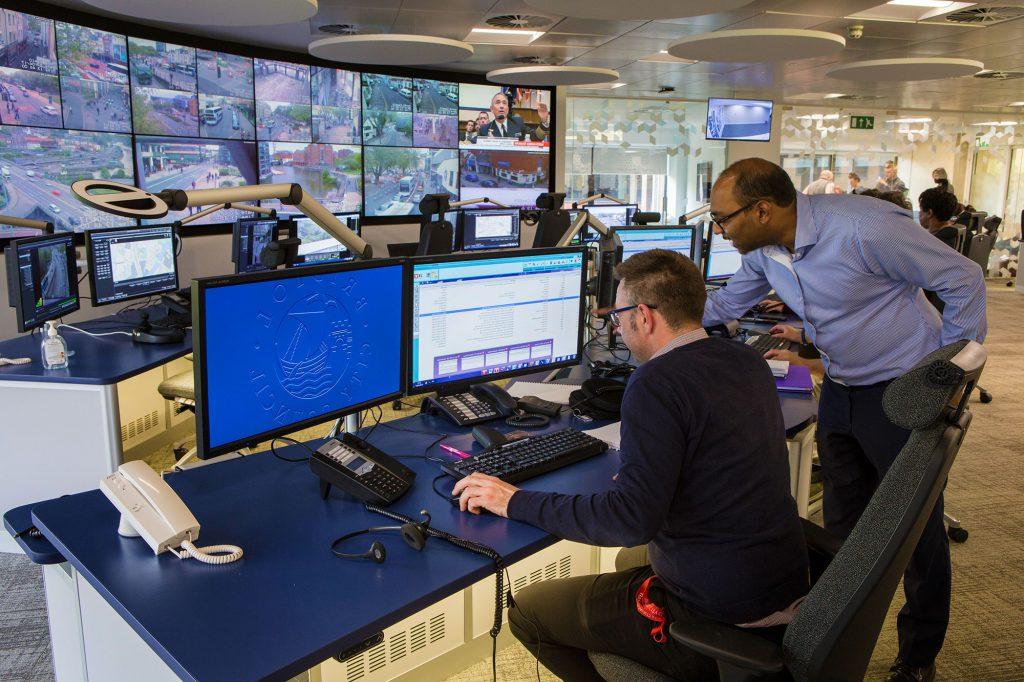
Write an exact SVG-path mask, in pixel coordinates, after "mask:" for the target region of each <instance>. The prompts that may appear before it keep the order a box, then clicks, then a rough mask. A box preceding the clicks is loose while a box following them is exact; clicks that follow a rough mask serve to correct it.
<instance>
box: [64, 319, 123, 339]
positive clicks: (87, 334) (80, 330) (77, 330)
mask: <svg viewBox="0 0 1024 682" xmlns="http://www.w3.org/2000/svg"><path fill="white" fill-rule="evenodd" d="M57 326H58V328H59V327H67V328H68V329H74V330H75V331H76V332H80V333H82V334H85V335H86V336H131V332H98V333H97V332H87V331H85V330H84V329H82V328H80V327H76V326H74V325H73V324H65V323H63V322H61V323H60V324H59V325H57Z"/></svg>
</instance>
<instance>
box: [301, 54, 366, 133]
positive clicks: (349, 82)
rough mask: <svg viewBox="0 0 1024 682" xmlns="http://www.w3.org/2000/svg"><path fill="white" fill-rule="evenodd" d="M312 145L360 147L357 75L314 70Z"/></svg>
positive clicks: (317, 67)
mask: <svg viewBox="0 0 1024 682" xmlns="http://www.w3.org/2000/svg"><path fill="white" fill-rule="evenodd" d="M313 141H314V142H327V143H331V144H359V143H360V142H362V135H361V134H360V132H359V74H358V73H356V72H355V71H343V70H342V69H328V68H324V67H320V66H314V67H313Z"/></svg>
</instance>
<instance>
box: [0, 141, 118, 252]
mask: <svg viewBox="0 0 1024 682" xmlns="http://www.w3.org/2000/svg"><path fill="white" fill-rule="evenodd" d="M89 178H94V179H103V180H116V181H118V182H124V183H128V184H134V183H135V177H134V175H133V173H132V148H131V136H129V135H118V134H115V133H94V132H81V131H77V130H55V129H52V128H27V127H21V126H0V213H2V214H6V215H12V216H17V217H19V218H32V219H33V220H47V221H50V222H52V223H53V225H54V228H55V229H56V230H58V231H65V232H67V231H75V232H81V231H84V230H88V229H92V228H96V227H120V226H123V225H131V224H134V222H135V221H134V220H133V219H131V218H123V217H121V216H115V215H112V214H110V213H103V212H101V211H97V210H95V209H92V208H88V207H87V206H86V205H85V204H83V203H82V202H80V201H78V199H76V198H75V195H74V194H72V192H71V184H72V183H73V182H76V181H78V180H85V179H89Z"/></svg>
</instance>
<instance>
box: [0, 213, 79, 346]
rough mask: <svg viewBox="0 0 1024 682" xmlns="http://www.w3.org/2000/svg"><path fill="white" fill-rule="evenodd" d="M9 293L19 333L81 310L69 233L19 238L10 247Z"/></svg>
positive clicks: (71, 237) (72, 240)
mask: <svg viewBox="0 0 1024 682" xmlns="http://www.w3.org/2000/svg"><path fill="white" fill-rule="evenodd" d="M4 257H5V258H6V261H7V262H6V266H7V294H8V300H9V301H10V304H11V306H12V307H13V308H14V311H15V313H16V314H17V318H18V331H19V332H27V331H29V330H30V329H35V328H36V327H42V326H43V324H44V323H46V321H47V320H56V319H57V318H59V317H61V316H62V315H67V314H68V313H73V312H74V311H76V310H78V307H79V300H78V271H77V268H76V267H75V241H74V237H73V236H72V235H71V234H70V233H68V234H51V235H45V236H42V237H32V238H29V239H16V240H14V241H12V242H11V243H10V244H8V245H7V252H6V254H5V256H4Z"/></svg>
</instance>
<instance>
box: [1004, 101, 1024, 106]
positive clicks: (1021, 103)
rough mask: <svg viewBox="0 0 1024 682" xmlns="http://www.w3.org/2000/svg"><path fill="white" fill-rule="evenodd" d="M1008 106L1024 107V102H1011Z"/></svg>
mask: <svg viewBox="0 0 1024 682" xmlns="http://www.w3.org/2000/svg"><path fill="white" fill-rule="evenodd" d="M1006 106H1008V107H1024V102H1010V103H1009V104H1007V105H1006Z"/></svg>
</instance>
